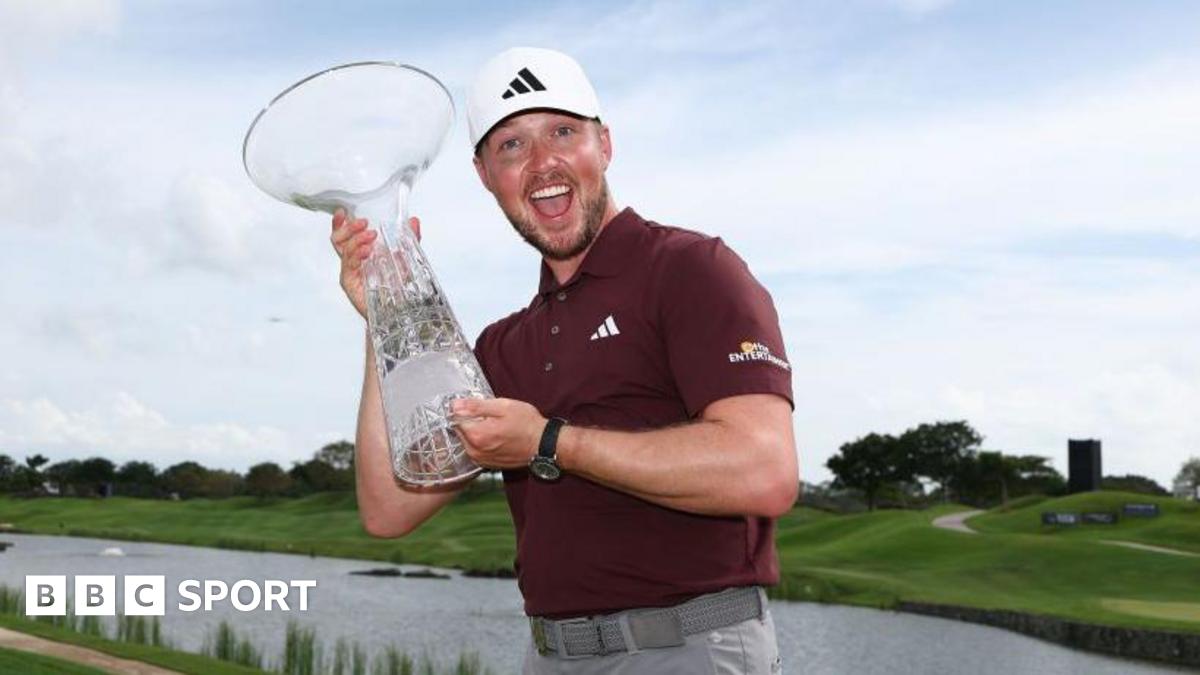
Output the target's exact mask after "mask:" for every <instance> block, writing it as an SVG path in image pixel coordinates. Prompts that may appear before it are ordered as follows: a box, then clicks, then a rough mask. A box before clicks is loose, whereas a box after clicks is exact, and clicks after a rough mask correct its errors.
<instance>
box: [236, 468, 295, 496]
mask: <svg viewBox="0 0 1200 675" xmlns="http://www.w3.org/2000/svg"><path fill="white" fill-rule="evenodd" d="M245 485H246V494H249V495H253V496H255V497H278V496H280V495H282V494H285V493H286V492H287V491H288V490H289V489H291V487H292V477H291V476H289V475H288V474H287V473H285V472H284V470H283V469H282V468H281V467H280V466H279V465H278V464H276V463H275V462H263V463H262V464H255V465H254V466H252V467H250V470H249V471H247V472H246V481H245Z"/></svg>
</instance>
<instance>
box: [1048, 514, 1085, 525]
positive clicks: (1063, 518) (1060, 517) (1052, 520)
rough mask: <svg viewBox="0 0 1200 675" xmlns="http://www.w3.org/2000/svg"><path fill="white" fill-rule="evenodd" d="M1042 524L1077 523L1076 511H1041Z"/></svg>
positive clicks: (1077, 515)
mask: <svg viewBox="0 0 1200 675" xmlns="http://www.w3.org/2000/svg"><path fill="white" fill-rule="evenodd" d="M1042 524H1043V525H1078V524H1079V514H1078V513H1057V512H1055V511H1043V512H1042Z"/></svg>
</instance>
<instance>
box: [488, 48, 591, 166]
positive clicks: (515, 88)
mask: <svg viewBox="0 0 1200 675" xmlns="http://www.w3.org/2000/svg"><path fill="white" fill-rule="evenodd" d="M533 108H553V109H555V110H562V111H564V112H569V113H572V114H575V115H579V116H581V117H599V116H600V102H599V101H598V100H597V99H596V90H595V89H592V83H591V82H589V81H588V78H587V75H585V74H584V73H583V68H581V67H580V66H579V64H578V63H576V62H575V59H573V58H571V57H569V56H567V55H566V54H563V53H562V52H556V51H554V50H552V49H537V48H534V47H514V48H513V49H509V50H507V51H503V52H500V53H499V54H497V55H496V56H494V57H493V58H492V60H491V61H488V62H487V64H486V65H484V66H483V68H481V69H480V70H479V75H477V76H476V77H475V84H474V85H473V86H472V87H471V92H470V94H469V95H468V96H467V126H468V128H469V131H470V133H471V146H472V147H475V146H477V145H479V141H481V140H483V137H484V136H486V135H487V133H488V132H489V131H491V130H492V127H494V126H496V124H498V123H499V122H500V121H501V120H503V119H504V118H506V117H508V116H509V115H512V114H513V113H518V112H521V111H522V110H530V109H533Z"/></svg>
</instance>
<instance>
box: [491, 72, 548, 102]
mask: <svg viewBox="0 0 1200 675" xmlns="http://www.w3.org/2000/svg"><path fill="white" fill-rule="evenodd" d="M514 91H515V92H516V93H517V94H528V93H529V92H530V91H546V85H544V84H542V81H541V80H539V79H537V78H536V77H534V75H533V73H531V72H529V69H528V68H522V69H520V70H518V71H517V76H516V77H515V78H513V81H512V82H509V83H508V89H506V90H505V91H504V95H503V96H501V97H500V98H512V97H513V96H515V95H516V94H514V93H513V92H514Z"/></svg>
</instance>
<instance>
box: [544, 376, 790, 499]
mask: <svg viewBox="0 0 1200 675" xmlns="http://www.w3.org/2000/svg"><path fill="white" fill-rule="evenodd" d="M770 398H773V397H770ZM744 403H752V402H749V401H746V402H744ZM758 403H759V404H760V405H759V406H757V408H756V410H755V411H754V414H755V415H756V416H765V417H767V418H768V419H766V420H760V421H759V422H761V423H758V422H756V423H753V424H748V423H746V422H745V421H744V420H738V419H737V415H738V413H739V412H740V410H738V409H737V408H732V409H729V410H727V411H725V412H726V413H727V414H726V415H723V416H715V417H709V418H706V419H701V420H699V421H696V422H693V423H691V424H686V425H683V426H678V427H669V428H665V429H657V430H653V431H640V432H626V431H610V430H604V429H590V428H586V427H575V426H570V425H568V426H566V427H564V428H563V430H562V432H561V433H560V435H559V440H558V458H559V463H560V465H561V466H562V468H563V469H564V470H565V471H568V472H571V473H574V474H576V475H579V476H582V477H584V478H587V479H589V480H592V481H594V482H597V483H600V484H602V485H606V486H608V487H612V488H614V489H617V490H620V491H622V492H627V493H629V494H632V495H634V496H637V497H640V498H642V499H645V500H647V501H650V502H653V503H656V504H660V505H662V506H667V507H670V508H673V509H678V510H681V511H689V512H692V513H700V514H706V515H761V516H771V517H774V516H778V515H779V514H781V513H784V512H786V511H787V510H788V509H789V508H791V506H792V503H793V502H794V501H795V499H796V490H797V488H798V483H799V479H798V471H797V463H796V453H795V444H794V441H793V439H792V428H791V410H790V407H789V406H788V405H787V403H786V402H783V401H782V400H780V399H775V400H774V401H759V402H758ZM764 405H767V406H770V407H773V409H771V410H769V411H767V412H765V413H764V411H763V406H764ZM726 417H730V418H733V420H734V421H731V420H730V419H726Z"/></svg>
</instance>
